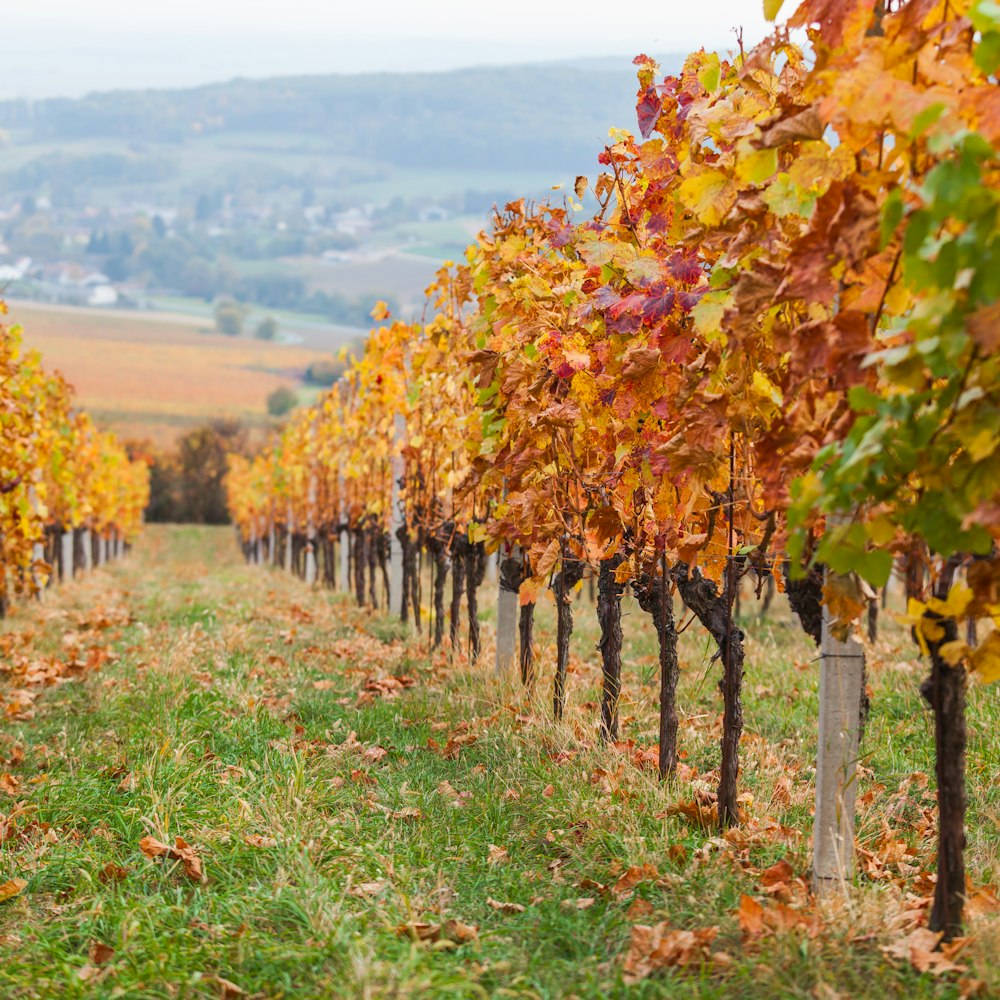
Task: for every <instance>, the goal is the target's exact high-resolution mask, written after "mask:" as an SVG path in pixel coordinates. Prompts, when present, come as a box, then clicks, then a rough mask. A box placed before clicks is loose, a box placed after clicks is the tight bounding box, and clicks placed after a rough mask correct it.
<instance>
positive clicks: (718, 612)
mask: <svg viewBox="0 0 1000 1000" xmlns="http://www.w3.org/2000/svg"><path fill="white" fill-rule="evenodd" d="M673 576H674V580H675V581H676V583H677V589H678V590H679V591H680V593H681V596H682V597H683V598H684V603H685V604H686V605H687V606H688V607H689V608H690V609H691V611H692V612H694V615H695V617H696V618H697V619H698V621H700V622H701V624H702V625H703V626H704V627H705V628H706V629H708V631H709V633H710V634H711V635H712V638H713V639H715V642H716V644H717V645H718V647H719V655H720V656H721V658H722V679H721V680H720V681H719V690H720V691H721V692H722V705H723V713H722V740H721V749H722V762H721V766H720V772H719V791H718V805H719V825H720V826H721V827H722V828H723V829H725V828H727V827H730V826H732V825H733V824H734V823H736V822H738V820H739V809H738V807H737V804H736V789H737V779H738V777H739V770H740V737H741V736H742V734H743V702H742V698H741V695H742V689H743V655H744V651H743V630H742V629H740V628H739V627H738V626H737V625H736V624H735V623H734V621H733V616H732V609H731V608H730V606H729V603H728V601H727V598H726V594H725V593H720V592H719V589H718V588H717V587H716V585H715V584H714V583H713V582H712V581H711V580H708V579H706V578H705V577H704V576H702V574H701V571H700V570H699V569H698V568H697V567H691V566H689V565H688V564H687V563H684V562H679V563H677V565H676V566H675V567H674V569H673Z"/></svg>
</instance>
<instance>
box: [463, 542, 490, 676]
mask: <svg viewBox="0 0 1000 1000" xmlns="http://www.w3.org/2000/svg"><path fill="white" fill-rule="evenodd" d="M485 575H486V546H485V545H483V543H482V542H470V543H468V544H467V547H466V562H465V603H466V605H467V610H468V613H469V659H470V660H471V661H472V662H473V663H475V662H476V661H477V660H478V659H479V653H480V649H481V645H482V644H481V639H480V635H479V586H480V584H481V583H482V582H483V577H484V576H485Z"/></svg>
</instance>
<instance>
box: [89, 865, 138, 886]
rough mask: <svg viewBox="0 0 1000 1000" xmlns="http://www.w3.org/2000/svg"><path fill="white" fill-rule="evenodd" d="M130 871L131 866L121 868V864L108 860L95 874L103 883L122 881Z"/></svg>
mask: <svg viewBox="0 0 1000 1000" xmlns="http://www.w3.org/2000/svg"><path fill="white" fill-rule="evenodd" d="M131 871H132V869H131V868H123V867H122V866H121V865H116V864H115V863H114V862H112V861H109V862H108V863H107V864H106V865H105V866H104V867H103V868H102V869H101V871H100V874H99V875H98V876H97V878H98V880H99V881H101V882H104V883H105V884H107V883H109V882H124V881H125V879H127V878H128V876H129V873H130V872H131Z"/></svg>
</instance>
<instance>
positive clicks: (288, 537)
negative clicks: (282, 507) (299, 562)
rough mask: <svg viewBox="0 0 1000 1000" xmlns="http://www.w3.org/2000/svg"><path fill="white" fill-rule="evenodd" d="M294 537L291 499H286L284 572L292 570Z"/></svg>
mask: <svg viewBox="0 0 1000 1000" xmlns="http://www.w3.org/2000/svg"><path fill="white" fill-rule="evenodd" d="M294 537H295V514H294V513H293V511H292V501H291V500H289V501H288V517H287V518H286V519H285V572H286V573H291V571H292V539H293V538H294Z"/></svg>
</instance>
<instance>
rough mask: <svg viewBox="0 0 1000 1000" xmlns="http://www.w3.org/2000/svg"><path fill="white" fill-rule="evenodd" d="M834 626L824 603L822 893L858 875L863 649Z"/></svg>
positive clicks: (817, 853) (817, 851) (819, 803)
mask: <svg viewBox="0 0 1000 1000" xmlns="http://www.w3.org/2000/svg"><path fill="white" fill-rule="evenodd" d="M829 578H830V571H829V570H827V579H829ZM831 625H832V620H831V617H830V613H829V611H828V610H827V608H826V605H824V606H823V632H822V641H821V643H820V668H819V671H820V673H819V735H818V747H817V752H816V812H815V819H814V821H813V888H814V890H815V892H816V893H817V895H822V894H829V893H831V892H834V891H837V890H838V889H842V888H843V887H844V886H845V884H846V883H847V882H848V881H849V880H850V879H851V877H852V876H853V874H854V818H855V807H856V802H855V799H856V795H857V765H858V742H859V739H860V732H861V696H862V685H863V683H864V649H863V648H862V646H861V644H860V643H858V642H856V641H855V640H853V639H847V640H846V641H842V640H840V639H838V638H837V637H836V636H835V635H834V634H833V630H832V628H831Z"/></svg>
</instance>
